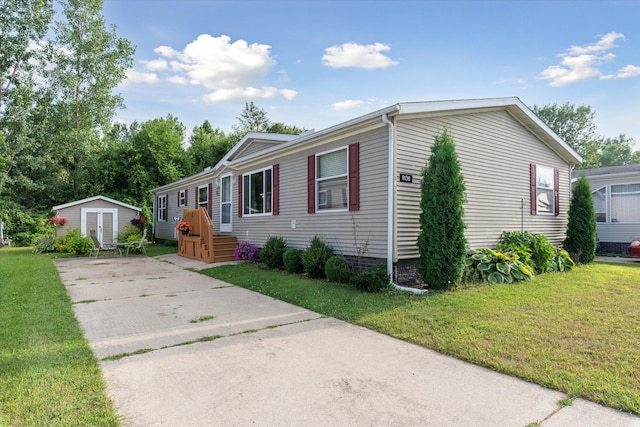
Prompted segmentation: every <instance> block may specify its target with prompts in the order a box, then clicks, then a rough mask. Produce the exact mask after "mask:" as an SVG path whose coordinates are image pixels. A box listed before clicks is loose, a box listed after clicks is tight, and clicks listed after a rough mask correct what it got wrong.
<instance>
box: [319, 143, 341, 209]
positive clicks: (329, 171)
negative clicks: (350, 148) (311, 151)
mask: <svg viewBox="0 0 640 427" xmlns="http://www.w3.org/2000/svg"><path fill="white" fill-rule="evenodd" d="M316 160H317V162H318V163H317V165H316V170H317V175H316V189H317V192H318V193H317V194H318V196H317V200H318V206H317V209H318V210H319V211H321V210H327V209H347V206H348V205H349V200H348V155H347V148H346V147H345V148H342V149H339V150H335V151H331V152H328V153H324V154H319V155H317V156H316Z"/></svg>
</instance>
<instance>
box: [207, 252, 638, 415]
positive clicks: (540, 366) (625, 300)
mask: <svg viewBox="0 0 640 427" xmlns="http://www.w3.org/2000/svg"><path fill="white" fill-rule="evenodd" d="M201 273H203V274H207V275H209V276H211V277H215V278H218V279H220V280H224V281H227V282H229V283H232V284H235V285H238V286H242V287H244V288H247V289H251V290H254V291H257V292H260V293H263V294H265V295H269V296H272V297H274V298H277V299H280V300H283V301H287V302H290V303H292V304H295V305H298V306H301V307H305V308H308V309H310V310H313V311H315V312H318V313H322V314H325V315H327V316H332V317H336V318H339V319H343V320H346V321H348V322H351V323H355V324H358V325H362V326H365V327H367V328H371V329H374V330H377V331H380V332H382V333H385V334H388V335H391V336H394V337H397V338H400V339H403V340H406V341H410V342H413V343H416V344H419V345H422V346H424V347H428V348H431V349H434V350H437V351H439V352H442V353H445V354H449V355H452V356H455V357H457V358H459V359H462V360H466V361H469V362H471V363H475V364H478V365H482V366H486V367H488V368H491V369H493V370H496V371H499V372H504V373H507V374H510V375H514V376H517V377H520V378H522V379H524V380H527V381H530V382H534V383H537V384H540V385H543V386H545V387H549V388H553V389H556V390H559V391H562V392H565V393H567V394H568V396H569V398H570V399H571V398H574V397H582V398H585V399H588V400H592V401H594V402H598V403H601V404H603V405H607V406H610V407H613V408H617V409H621V410H624V411H628V412H632V413H636V414H640V381H638V378H640V267H639V266H637V265H628V264H624V265H623V264H606V263H593V264H590V265H586V266H580V267H578V268H576V269H574V270H573V271H571V272H568V273H554V274H544V275H540V276H537V277H536V278H535V280H534V281H533V282H525V283H521V284H513V285H495V286H489V285H482V286H478V287H474V288H470V289H465V290H460V291H455V292H445V293H434V294H430V295H428V296H415V295H412V294H409V293H407V292H398V291H392V292H389V293H385V294H365V293H361V292H359V291H357V290H355V289H353V288H350V287H348V286H345V285H339V284H334V283H327V282H322V281H318V280H310V279H305V278H301V277H299V276H295V275H289V274H286V273H283V272H278V271H267V270H264V269H262V268H261V267H260V266H258V265H256V264H239V265H226V266H220V267H214V268H211V269H207V270H202V271H201ZM416 363H420V361H416Z"/></svg>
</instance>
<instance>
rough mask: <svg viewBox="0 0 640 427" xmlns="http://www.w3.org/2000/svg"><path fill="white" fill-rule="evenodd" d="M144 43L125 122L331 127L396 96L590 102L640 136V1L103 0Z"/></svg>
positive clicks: (114, 19) (605, 120) (123, 28)
mask: <svg viewBox="0 0 640 427" xmlns="http://www.w3.org/2000/svg"><path fill="white" fill-rule="evenodd" d="M104 16H105V19H106V21H107V24H115V25H116V27H117V32H118V35H119V36H121V37H126V38H128V39H130V40H131V41H132V42H133V43H134V44H135V45H136V46H137V50H136V54H135V60H134V68H133V69H132V70H130V72H129V78H128V79H127V80H126V81H125V82H124V83H123V84H121V86H120V87H119V88H118V90H119V91H120V93H122V95H123V96H124V99H125V103H126V105H127V108H126V109H125V110H121V111H119V112H118V119H119V120H121V121H124V122H127V123H129V122H131V121H133V120H138V121H146V120H149V119H153V118H156V117H164V116H166V115H167V114H173V115H174V116H176V117H178V118H179V119H180V120H181V121H182V122H183V123H184V124H185V126H186V127H187V135H186V136H187V138H188V136H189V135H190V133H191V130H192V128H193V127H194V126H196V125H200V124H202V123H203V122H204V120H209V121H210V122H211V124H212V125H213V126H214V127H218V128H220V129H221V130H223V131H225V132H229V131H231V126H232V125H234V124H237V120H236V117H237V116H238V115H239V114H240V112H241V111H242V109H243V107H244V103H245V102H248V101H254V102H255V104H256V105H257V106H258V107H260V108H263V109H264V110H265V111H267V113H268V117H269V119H270V120H271V121H273V122H283V123H286V124H289V125H296V126H298V127H304V128H306V129H315V130H321V129H324V128H326V127H329V126H332V125H335V124H338V123H341V122H343V121H346V120H349V119H352V118H355V117H358V116H360V115H363V114H366V113H368V112H371V111H375V110H377V109H379V108H382V107H386V106H389V105H392V104H394V103H396V102H407V101H429V100H450V99H465V98H484V97H502V96H518V97H519V98H520V99H521V100H522V101H523V102H524V103H525V104H527V105H529V106H532V105H539V106H542V105H545V104H552V103H559V104H563V103H565V102H570V103H573V104H576V105H582V104H586V105H590V106H591V107H592V108H593V110H595V112H596V125H597V126H598V132H599V133H600V134H601V135H603V136H606V137H616V136H618V135H619V134H620V133H624V134H626V135H627V136H628V137H632V138H634V139H635V141H636V148H640V23H639V19H638V18H640V1H631V0H627V1H517V0H513V1H404V0H398V1H387V0H385V1H375V0H374V1H365V0H342V1H326V0H325V1H323V0H316V1H311V0H310V1H302V0H290V1H266V0H265V1H248V0H247V1H243V0H240V1H207V0H171V1H170V0H105V1H104Z"/></svg>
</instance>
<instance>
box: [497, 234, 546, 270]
mask: <svg viewBox="0 0 640 427" xmlns="http://www.w3.org/2000/svg"><path fill="white" fill-rule="evenodd" d="M497 249H498V250H500V251H512V252H516V253H517V254H519V255H520V254H521V253H522V252H524V251H525V249H526V251H527V252H528V253H529V257H530V258H527V257H526V256H523V257H522V258H521V260H523V262H526V263H527V264H528V265H529V266H530V267H532V268H533V269H534V270H535V272H536V273H546V272H547V271H550V269H551V260H552V259H553V257H554V256H555V253H556V249H555V247H554V246H553V245H552V244H551V243H549V241H548V240H547V238H546V237H544V236H543V235H542V234H534V233H529V232H528V231H525V232H524V233H523V232H520V231H505V232H503V233H502V240H501V242H500V243H499V244H498V247H497Z"/></svg>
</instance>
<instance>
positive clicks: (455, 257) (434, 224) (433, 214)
mask: <svg viewBox="0 0 640 427" xmlns="http://www.w3.org/2000/svg"><path fill="white" fill-rule="evenodd" d="M464 191H465V185H464V179H463V177H462V173H461V172H460V163H459V161H458V156H457V154H456V148H455V144H454V142H453V139H452V138H451V136H450V135H449V134H448V133H447V130H446V129H445V130H444V131H443V133H442V135H436V136H435V142H434V144H433V145H432V146H431V156H430V157H429V160H428V162H427V165H426V167H425V168H424V170H423V172H422V183H421V198H420V209H421V212H420V235H419V236H418V252H419V254H420V264H419V266H418V271H419V273H420V278H421V279H422V281H423V282H425V283H428V284H429V286H431V287H433V288H437V289H445V288H450V287H452V286H455V284H457V283H459V282H460V279H461V278H462V274H463V272H464V259H465V254H466V239H465V237H464V228H465V225H464V220H463V215H464V209H463V204H464Z"/></svg>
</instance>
